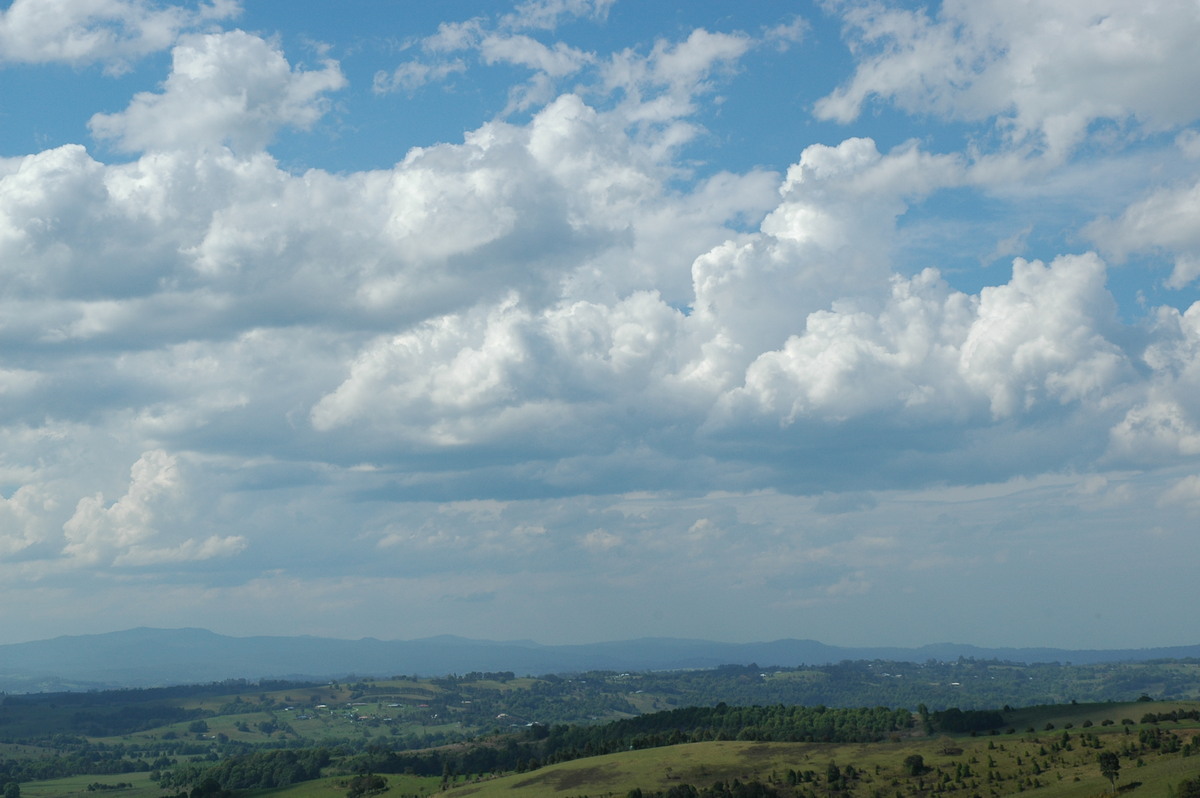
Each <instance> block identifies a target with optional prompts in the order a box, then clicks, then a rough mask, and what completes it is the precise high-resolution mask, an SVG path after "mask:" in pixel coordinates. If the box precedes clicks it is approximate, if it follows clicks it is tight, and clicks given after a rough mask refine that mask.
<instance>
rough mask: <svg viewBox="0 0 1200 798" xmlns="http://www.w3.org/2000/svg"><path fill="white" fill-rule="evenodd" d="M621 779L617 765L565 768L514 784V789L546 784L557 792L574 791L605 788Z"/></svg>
mask: <svg viewBox="0 0 1200 798" xmlns="http://www.w3.org/2000/svg"><path fill="white" fill-rule="evenodd" d="M619 777H620V770H619V768H617V766H616V765H595V766H593V767H590V768H564V769H562V770H554V771H551V772H549V773H540V774H538V775H537V776H534V777H533V778H531V779H525V780H524V781H522V782H519V783H517V784H514V785H513V786H512V788H513V789H514V790H519V789H521V788H522V787H529V786H532V785H534V784H545V785H546V786H548V787H552V788H554V789H555V790H573V789H575V788H577V787H584V786H587V787H592V788H600V787H603V786H604V784H605V783H606V782H609V781H615V780H616V779H618V778H619Z"/></svg>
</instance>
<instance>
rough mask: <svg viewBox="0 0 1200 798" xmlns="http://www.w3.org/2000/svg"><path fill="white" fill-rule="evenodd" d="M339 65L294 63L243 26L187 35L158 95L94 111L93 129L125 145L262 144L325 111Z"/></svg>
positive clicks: (244, 148)
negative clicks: (104, 111)
mask: <svg viewBox="0 0 1200 798" xmlns="http://www.w3.org/2000/svg"><path fill="white" fill-rule="evenodd" d="M345 83H346V79H345V77H344V76H343V75H342V72H341V70H340V69H339V67H338V65H337V64H336V63H335V62H333V61H332V60H326V61H325V63H324V64H323V65H322V68H321V69H320V70H319V71H312V70H303V69H295V68H293V67H291V66H290V65H289V64H288V62H287V59H286V58H285V57H284V55H283V53H282V52H281V51H280V50H279V49H278V48H277V47H275V46H273V45H271V44H270V43H268V42H267V41H265V40H263V39H262V38H260V37H258V36H253V35H251V34H248V33H245V32H242V31H231V32H226V33H214V34H207V35H202V36H187V37H184V39H183V40H182V41H180V43H179V44H178V45H176V46H175V48H174V50H173V51H172V64H171V75H170V76H169V77H168V78H167V80H166V82H165V83H164V85H163V91H162V92H161V93H159V94H152V93H149V92H142V93H139V94H138V95H137V96H135V97H134V98H133V102H132V103H131V104H130V106H129V107H128V108H127V109H125V110H124V111H122V112H120V113H116V114H96V115H95V116H93V117H92V119H91V121H90V123H89V127H90V128H91V130H92V133H93V135H95V136H97V137H99V138H103V139H112V140H113V142H114V144H115V145H116V146H117V147H118V148H120V149H123V150H127V151H144V150H171V149H192V148H204V147H218V146H222V145H228V146H231V147H233V148H234V149H235V150H238V151H241V152H249V151H254V150H259V149H261V148H263V147H264V146H266V145H267V143H269V142H270V141H271V139H272V138H273V137H274V136H275V134H276V132H277V131H278V130H279V129H280V128H283V127H296V128H301V129H304V128H308V127H310V126H311V125H312V124H313V123H314V122H316V121H317V120H318V119H320V118H321V116H322V115H323V114H324V113H325V110H326V107H327V106H326V100H325V97H324V95H325V94H326V93H327V92H331V91H336V90H338V89H340V88H342V87H343V86H345Z"/></svg>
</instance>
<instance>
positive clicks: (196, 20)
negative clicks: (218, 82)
mask: <svg viewBox="0 0 1200 798" xmlns="http://www.w3.org/2000/svg"><path fill="white" fill-rule="evenodd" d="M240 12H241V6H240V4H239V3H238V2H236V0H212V2H206V3H202V4H201V5H200V6H199V7H198V8H197V9H196V10H194V11H192V10H188V9H186V8H182V7H180V6H176V5H164V4H163V3H160V2H155V1H154V0H13V2H12V3H11V4H10V5H9V7H8V9H7V10H4V11H0V62H3V61H8V62H15V63H33V64H38V63H51V62H64V63H68V64H76V65H82V64H93V63H103V64H105V66H106V69H107V70H109V71H110V72H117V73H119V72H122V71H124V70H125V69H127V68H128V63H129V61H131V60H135V59H137V58H140V57H142V56H145V55H147V54H149V53H153V52H157V51H159V50H165V49H167V48H168V47H170V46H171V45H172V44H173V43H174V42H175V40H176V39H177V38H178V37H179V35H180V34H181V33H183V32H184V31H187V30H189V29H194V28H196V27H198V26H202V25H204V24H206V23H210V22H215V21H219V20H225V19H229V18H231V17H236V16H237V15H238V14H239V13H240Z"/></svg>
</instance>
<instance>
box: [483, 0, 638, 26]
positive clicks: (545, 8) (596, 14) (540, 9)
mask: <svg viewBox="0 0 1200 798" xmlns="http://www.w3.org/2000/svg"><path fill="white" fill-rule="evenodd" d="M615 2H616V0H526V2H523V3H519V4H518V5H517V7H516V9H515V10H514V11H513V13H511V14H507V15H505V16H504V17H503V19H502V20H501V23H502V24H503V25H504V26H505V27H509V28H513V29H515V30H520V29H523V28H540V29H544V30H553V29H554V28H556V27H557V26H558V25H559V24H561V23H562V21H563V19H564V18H566V19H568V20H569V19H571V18H573V17H591V18H592V19H598V20H603V19H604V18H605V17H606V16H607V15H608V10H609V9H610V8H611V7H612V5H613V3H615Z"/></svg>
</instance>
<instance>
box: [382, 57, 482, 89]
mask: <svg viewBox="0 0 1200 798" xmlns="http://www.w3.org/2000/svg"><path fill="white" fill-rule="evenodd" d="M466 69H467V65H466V64H465V63H463V62H462V61H461V60H458V59H456V60H453V61H441V62H438V63H433V64H427V63H425V62H423V61H407V62H405V63H403V64H401V65H400V66H398V67H396V68H395V69H394V70H392V72H390V73H388V72H384V71H382V70H381V71H379V72H376V73H375V81H374V84H373V86H374V89H375V91H376V92H378V93H380V94H386V93H387V92H391V91H396V90H401V91H407V92H413V91H416V90H417V89H419V88H421V87H422V86H424V85H426V84H429V83H438V82H440V81H443V80H445V79H446V78H448V77H450V76H451V75H455V74H458V73H461V72H465V71H466Z"/></svg>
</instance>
